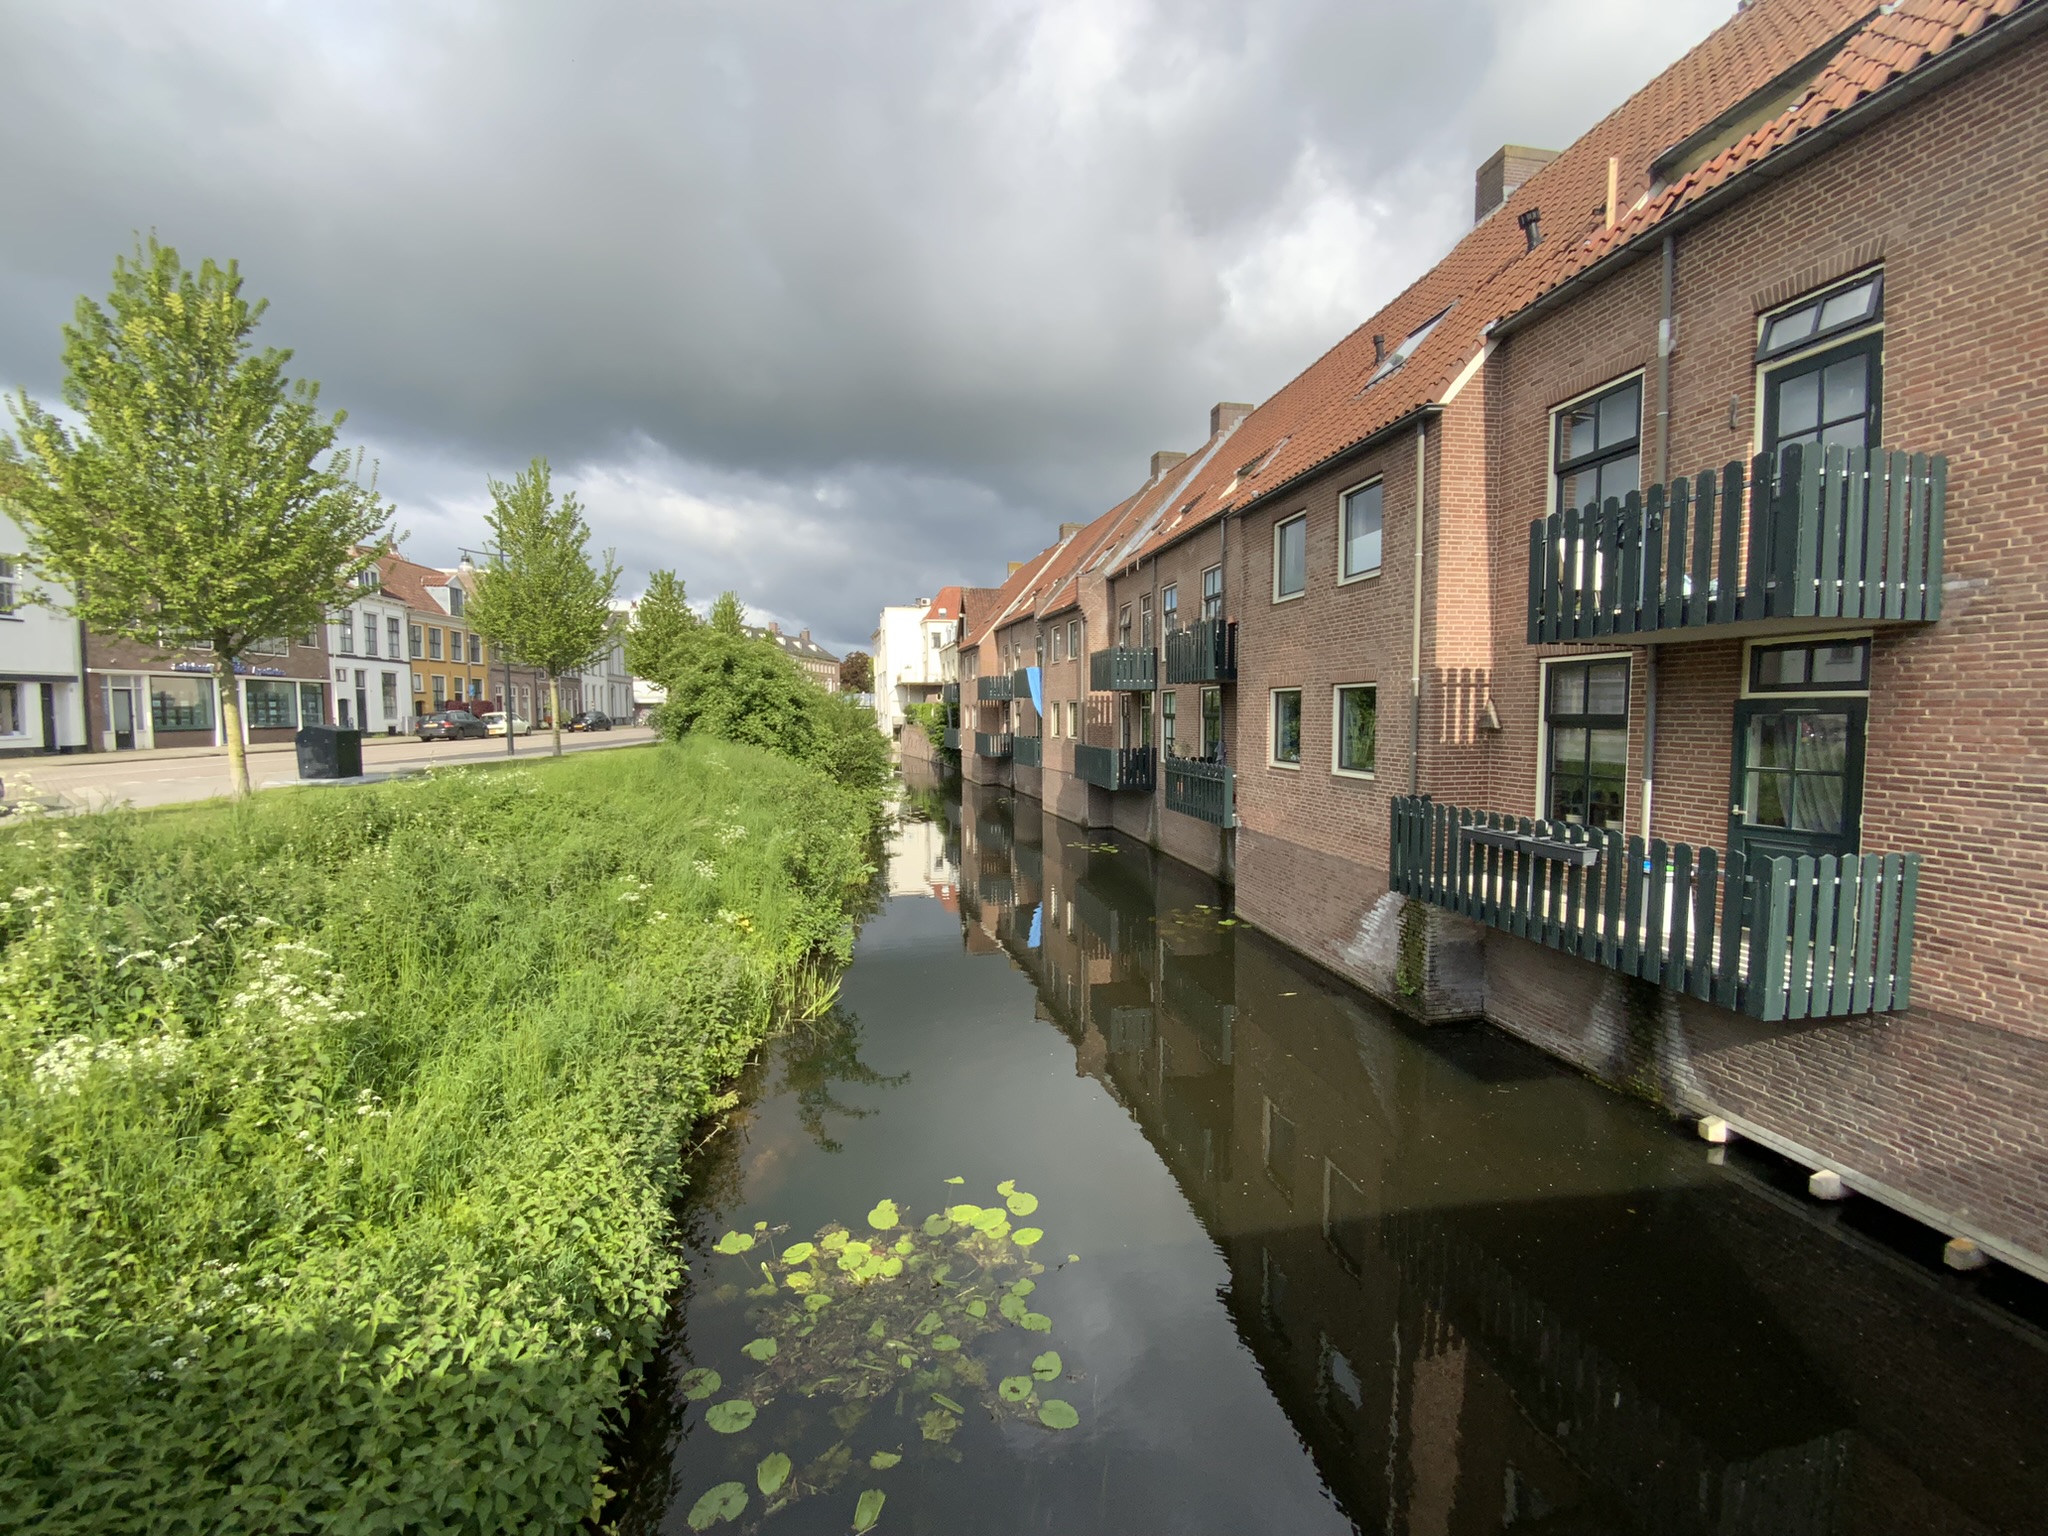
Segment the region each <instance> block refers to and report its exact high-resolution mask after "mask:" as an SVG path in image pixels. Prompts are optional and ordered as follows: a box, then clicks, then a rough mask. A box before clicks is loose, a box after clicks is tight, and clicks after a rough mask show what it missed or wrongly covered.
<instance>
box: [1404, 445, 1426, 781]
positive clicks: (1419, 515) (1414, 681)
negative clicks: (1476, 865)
mask: <svg viewBox="0 0 2048 1536" xmlns="http://www.w3.org/2000/svg"><path fill="white" fill-rule="evenodd" d="M1428 468H1429V422H1428V421H1427V420H1426V419H1425V420H1423V421H1419V422H1417V423H1416V424H1415V617H1414V624H1413V627H1412V630H1411V633H1410V647H1409V663H1408V793H1409V794H1411V795H1419V794H1421V793H1422V543H1423V523H1422V519H1423V487H1424V485H1425V484H1426V476H1427V474H1428Z"/></svg>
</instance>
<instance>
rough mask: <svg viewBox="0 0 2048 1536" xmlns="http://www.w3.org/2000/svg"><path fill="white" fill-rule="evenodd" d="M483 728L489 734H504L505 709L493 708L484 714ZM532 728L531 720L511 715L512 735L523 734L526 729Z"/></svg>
mask: <svg viewBox="0 0 2048 1536" xmlns="http://www.w3.org/2000/svg"><path fill="white" fill-rule="evenodd" d="M484 729H485V730H486V731H488V732H490V734H491V735H493V736H502V735H504V734H505V711H503V710H502V709H494V710H492V711H491V712H490V713H489V714H487V715H485V716H484ZM532 729H533V725H532V723H531V722H529V721H526V720H522V719H520V718H519V717H518V716H517V715H514V716H513V717H512V734H513V735H514V736H524V735H525V734H526V733H527V732H528V731H531V730H532Z"/></svg>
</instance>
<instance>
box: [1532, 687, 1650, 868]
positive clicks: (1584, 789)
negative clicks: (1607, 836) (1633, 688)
mask: <svg viewBox="0 0 2048 1536" xmlns="http://www.w3.org/2000/svg"><path fill="white" fill-rule="evenodd" d="M1628 672H1629V663H1628V662H1627V661H1625V660H1620V659H1615V660H1605V661H1580V662H1559V663H1556V664H1554V665H1552V666H1551V667H1550V668H1549V669H1548V672H1547V675H1546V677H1545V687H1544V706H1543V707H1544V715H1545V718H1546V720H1547V721H1548V722H1549V729H1548V731H1546V733H1545V735H1544V750H1545V752H1546V754H1547V762H1546V764H1545V767H1546V774H1545V779H1546V783H1547V784H1548V786H1549V788H1548V793H1547V796H1546V801H1545V806H1544V814H1545V815H1546V816H1547V817H1549V818H1550V819H1551V820H1554V821H1575V822H1584V823H1586V824H1587V825H1589V826H1596V827H1618V826H1620V825H1621V823H1622V818H1623V815H1624V813H1625V810H1626V803H1627V797H1628V782H1627V780H1628Z"/></svg>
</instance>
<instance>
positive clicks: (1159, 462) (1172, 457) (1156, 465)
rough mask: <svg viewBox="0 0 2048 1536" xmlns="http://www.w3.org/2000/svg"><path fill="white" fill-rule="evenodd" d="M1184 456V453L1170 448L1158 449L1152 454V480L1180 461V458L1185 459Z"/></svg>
mask: <svg viewBox="0 0 2048 1536" xmlns="http://www.w3.org/2000/svg"><path fill="white" fill-rule="evenodd" d="M1186 457H1187V455H1186V454H1184V453H1175V452H1174V451H1173V450H1172V449H1171V448H1162V449H1160V450H1159V451H1158V452H1157V453H1155V454H1153V455H1152V478H1153V479H1154V480H1157V479H1158V478H1159V477H1160V476H1161V475H1163V474H1165V473H1166V472H1167V471H1168V470H1169V469H1171V468H1173V466H1174V465H1176V464H1178V463H1180V461H1181V460H1182V459H1185V458H1186Z"/></svg>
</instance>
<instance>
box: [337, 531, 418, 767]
mask: <svg viewBox="0 0 2048 1536" xmlns="http://www.w3.org/2000/svg"><path fill="white" fill-rule="evenodd" d="M356 591H357V596H356V599H355V601H354V602H352V603H350V604H349V605H348V606H347V607H345V608H338V609H336V610H335V611H334V612H332V613H330V614H329V615H328V620H327V654H328V656H329V657H330V658H331V659H332V661H333V664H334V723H335V724H336V725H344V726H349V727H352V728H353V729H355V730H359V731H367V732H368V733H369V734H370V735H372V736H395V735H398V734H400V733H402V732H404V731H405V730H407V729H409V728H410V726H411V724H412V720H411V714H412V688H411V682H412V679H411V677H410V676H409V672H410V669H411V662H410V661H409V660H408V659H407V650H406V635H407V630H406V623H407V620H406V605H405V603H404V601H403V600H402V599H400V598H398V597H394V596H390V595H388V594H387V593H386V592H385V591H384V587H383V584H382V582H381V581H380V580H379V578H378V572H377V568H376V567H375V566H372V567H371V568H370V569H369V570H367V571H364V572H363V573H362V575H360V576H358V577H357V578H356Z"/></svg>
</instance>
